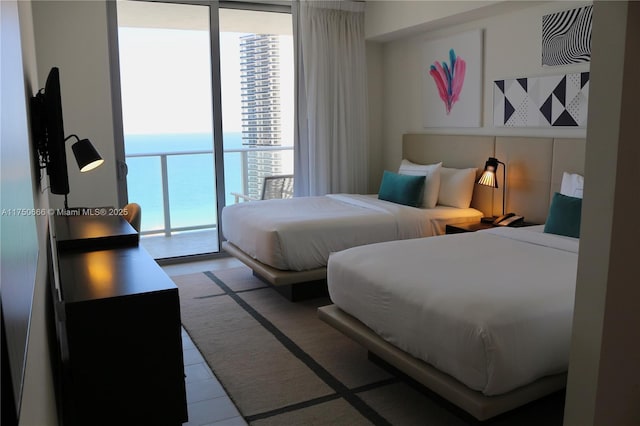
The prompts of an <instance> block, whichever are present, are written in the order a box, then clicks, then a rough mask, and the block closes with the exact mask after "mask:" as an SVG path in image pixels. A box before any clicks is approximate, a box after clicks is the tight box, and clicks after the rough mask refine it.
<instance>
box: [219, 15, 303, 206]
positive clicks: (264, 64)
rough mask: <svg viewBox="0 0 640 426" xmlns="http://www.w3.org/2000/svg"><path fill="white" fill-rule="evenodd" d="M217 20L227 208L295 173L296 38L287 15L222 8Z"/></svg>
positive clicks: (253, 197)
mask: <svg viewBox="0 0 640 426" xmlns="http://www.w3.org/2000/svg"><path fill="white" fill-rule="evenodd" d="M219 22H220V71H221V72H220V78H221V87H222V123H223V129H224V152H225V154H224V168H225V184H226V197H225V198H226V204H227V205H228V204H231V203H235V202H242V201H243V200H246V199H247V198H248V199H256V198H260V196H261V193H262V184H263V182H264V178H265V177H266V176H273V175H289V174H293V103H294V102H293V80H294V78H293V69H294V68H293V37H292V23H291V15H289V14H283V13H273V12H265V11H256V10H238V9H229V8H221V9H220V10H219ZM235 194H241V195H243V196H245V197H242V196H236V195H235Z"/></svg>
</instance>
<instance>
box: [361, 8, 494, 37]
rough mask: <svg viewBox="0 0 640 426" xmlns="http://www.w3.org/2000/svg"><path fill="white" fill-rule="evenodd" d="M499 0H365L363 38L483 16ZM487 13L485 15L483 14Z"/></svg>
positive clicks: (418, 29)
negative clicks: (366, 0)
mask: <svg viewBox="0 0 640 426" xmlns="http://www.w3.org/2000/svg"><path fill="white" fill-rule="evenodd" d="M497 3H501V2H499V1H450V0H449V1H405V0H385V1H368V2H367V3H366V9H365V15H366V20H365V28H364V31H365V37H366V38H367V39H369V40H376V41H386V40H390V39H392V38H398V37H402V36H408V35H409V34H410V33H415V32H419V31H425V30H428V29H429V28H431V29H433V27H442V26H444V25H450V24H452V23H458V22H461V20H470V19H477V18H480V17H482V15H484V13H485V9H486V8H487V6H489V5H495V4H497ZM485 16H486V15H485Z"/></svg>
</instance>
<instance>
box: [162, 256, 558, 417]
mask: <svg viewBox="0 0 640 426" xmlns="http://www.w3.org/2000/svg"><path fill="white" fill-rule="evenodd" d="M173 280H174V282H175V283H176V285H177V286H178V288H179V291H180V304H181V313H182V323H183V326H184V328H185V329H186V330H187V332H188V333H189V335H190V337H191V339H192V340H193V342H194V343H195V345H196V346H197V347H198V349H199V350H200V352H201V353H202V355H203V356H204V358H205V360H206V361H207V363H208V364H209V366H210V367H211V370H212V371H213V372H214V374H215V375H216V377H217V378H218V380H219V381H220V383H222V385H223V386H224V388H225V390H226V391H227V393H228V394H229V396H230V397H231V399H232V400H233V402H234V403H235V404H236V406H237V407H238V409H239V410H240V413H241V414H242V416H243V417H244V418H245V420H246V421H247V423H249V424H251V425H368V424H374V425H468V424H471V423H473V420H472V419H471V418H470V417H469V416H468V415H466V413H464V412H462V411H461V410H459V409H457V408H455V407H453V406H452V405H451V404H448V403H447V402H446V401H444V400H442V399H441V398H439V397H438V396H436V395H434V394H432V393H430V392H429V391H427V390H426V389H424V388H422V387H420V386H418V385H416V384H415V383H413V382H412V381H411V380H410V379H408V378H404V377H402V376H400V375H395V374H393V373H390V372H389V371H388V370H386V369H384V368H382V367H380V366H379V365H378V364H376V363H373V362H371V361H369V360H368V357H367V352H366V350H365V349H363V348H362V347H361V346H360V345H358V344H357V343H355V342H353V341H352V340H351V339H349V338H347V337H345V336H344V335H342V334H341V333H340V332H338V331H336V330H335V329H333V328H332V327H330V326H328V325H327V324H325V323H324V322H322V321H320V320H319V319H318V318H317V314H316V309H317V308H318V307H319V306H323V305H326V304H329V303H331V302H330V300H329V299H328V298H318V299H312V300H308V301H303V302H297V303H292V302H290V301H288V300H287V299H285V298H284V297H282V296H281V295H280V294H279V293H277V292H276V291H274V290H273V289H272V288H270V287H269V286H267V285H266V284H264V283H263V282H262V281H260V280H259V279H257V278H256V277H254V276H253V275H252V273H251V270H250V269H249V268H246V267H236V268H230V269H223V270H217V271H214V272H205V273H197V274H190V275H183V276H177V277H173ZM563 399H564V398H563V395H562V394H561V393H559V394H554V395H551V396H549V397H547V398H544V399H542V400H539V401H537V402H534V403H532V404H529V405H527V406H525V407H522V408H520V409H518V410H514V411H512V412H510V413H506V414H504V415H501V416H498V417H497V418H495V419H493V420H491V421H489V422H485V423H484V424H495V425H512V424H513V425H540V424H544V425H554V424H557V425H561V424H562V411H563Z"/></svg>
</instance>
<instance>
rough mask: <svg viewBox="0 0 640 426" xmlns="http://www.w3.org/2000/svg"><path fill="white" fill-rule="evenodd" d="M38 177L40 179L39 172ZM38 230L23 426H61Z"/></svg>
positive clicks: (33, 84)
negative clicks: (56, 400) (58, 417)
mask: <svg viewBox="0 0 640 426" xmlns="http://www.w3.org/2000/svg"><path fill="white" fill-rule="evenodd" d="M31 12H32V11H31V3H30V2H22V1H18V15H19V21H20V37H21V45H22V62H23V63H22V66H23V70H24V85H25V92H26V95H25V98H27V95H31V94H32V93H35V91H36V90H37V88H38V87H39V86H38V71H37V66H36V51H35V40H34V31H33V19H32V13H31ZM16 83H18V82H16ZM29 139H30V137H29ZM4 142H5V141H3V143H4ZM32 151H33V149H32ZM35 174H36V175H37V174H38V172H36V173H35ZM34 179H37V176H35V177H34ZM33 195H34V206H35V208H37V209H48V208H49V199H48V197H47V195H46V193H42V192H40V190H39V188H34V191H33ZM36 227H37V234H38V264H37V270H36V281H35V287H34V291H33V301H32V309H31V319H30V323H29V336H28V343H27V358H26V362H25V373H24V379H23V388H22V402H21V406H20V411H19V413H18V415H19V424H20V425H21V426H48V425H56V424H57V412H56V405H55V394H54V388H53V377H52V372H51V365H50V363H49V359H50V352H49V341H48V339H47V323H46V317H45V312H46V311H45V304H46V297H45V296H46V292H47V291H48V287H47V286H48V269H47V246H48V244H49V239H48V235H47V227H48V221H47V217H46V216H36Z"/></svg>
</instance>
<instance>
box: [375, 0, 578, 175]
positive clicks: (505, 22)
mask: <svg viewBox="0 0 640 426" xmlns="http://www.w3.org/2000/svg"><path fill="white" fill-rule="evenodd" d="M392 3H394V6H395V7H396V8H397V9H400V8H401V7H402V3H403V2H392ZM407 3H409V4H412V3H413V2H407ZM585 4H588V3H584V2H549V3H543V4H539V3H529V2H521V3H520V4H519V9H518V10H516V11H512V8H513V5H511V6H510V8H509V9H508V10H510V11H509V12H506V13H503V14H496V15H494V16H492V17H489V18H483V19H478V20H473V21H470V22H466V23H463V24H458V25H454V26H450V27H448V28H446V29H440V30H435V31H430V32H423V33H420V34H418V35H413V36H410V37H405V38H401V39H398V40H394V41H390V42H386V43H384V44H383V45H382V63H383V77H382V85H383V88H382V91H383V96H382V99H383V100H384V101H383V104H382V107H381V108H382V117H383V119H382V122H383V129H382V144H381V145H382V146H381V149H382V152H381V158H382V159H383V162H382V167H383V168H384V169H389V170H393V169H396V168H397V167H398V164H399V163H400V160H401V155H402V134H404V133H408V132H418V133H442V134H492V135H494V134H495V135H498V134H500V135H519V136H555V137H585V135H586V129H584V128H583V129H561V128H553V129H552V128H546V129H543V128H517V129H509V128H494V127H493V81H494V80H497V79H503V78H515V77H534V76H542V75H558V74H566V73H572V72H582V71H588V69H589V66H588V65H582V64H581V65H574V66H560V67H545V68H543V67H542V65H541V47H540V45H541V25H542V24H541V22H542V16H543V15H545V14H548V13H552V12H556V11H560V10H565V9H570V8H574V7H580V6H584V5H585ZM490 7H491V8H492V10H496V7H495V6H490ZM470 29H483V30H484V69H483V101H482V109H483V111H482V127H481V128H429V129H427V128H424V127H423V123H422V75H421V69H422V67H423V64H422V44H423V42H424V41H425V40H429V39H436V38H440V37H443V36H447V35H452V34H457V33H460V32H463V31H466V30H470ZM375 173H376V171H374V170H372V178H371V180H372V181H373V180H374V178H375V177H374V174H375ZM377 173H381V171H377Z"/></svg>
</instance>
